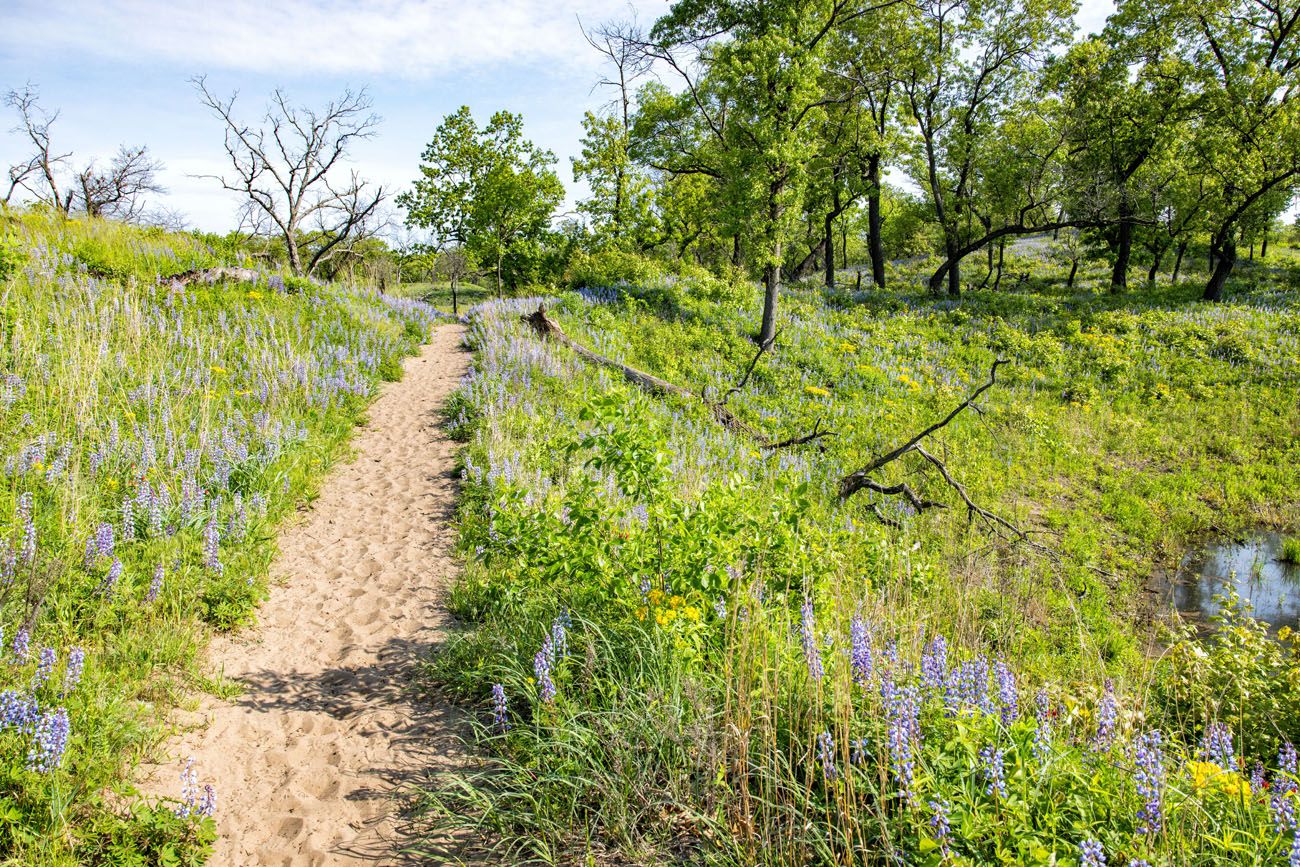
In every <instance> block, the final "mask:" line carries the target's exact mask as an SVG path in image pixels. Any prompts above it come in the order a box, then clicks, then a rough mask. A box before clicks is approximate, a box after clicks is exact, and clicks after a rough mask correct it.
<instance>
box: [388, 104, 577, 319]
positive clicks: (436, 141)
mask: <svg viewBox="0 0 1300 867" xmlns="http://www.w3.org/2000/svg"><path fill="white" fill-rule="evenodd" d="M422 160H423V162H422V163H421V165H420V173H421V175H422V177H421V178H420V179H419V180H417V181H416V182H415V185H414V186H413V187H412V189H411V190H409V191H407V192H405V193H403V194H402V195H400V196H399V197H398V199H397V201H398V204H399V205H401V206H402V207H403V208H405V209H406V211H407V218H406V222H407V225H408V226H413V227H419V228H422V229H426V230H428V231H429V232H430V233H431V234H432V235H433V237H434V238H435V239H436V241H437V243H438V244H439V245H440V246H445V245H456V246H458V247H462V248H464V250H465V251H466V252H467V253H469V254H470V255H471V256H473V257H474V258H475V259H477V260H478V261H480V262H482V263H484V264H487V263H491V264H492V269H493V274H494V276H495V280H496V291H497V295H498V296H500V295H501V294H502V293H503V289H504V276H505V263H506V260H507V258H508V257H510V256H511V255H513V254H516V253H519V252H520V251H522V250H523V248H525V247H528V246H530V245H536V244H537V243H538V242H539V239H540V238H541V237H542V236H543V235H544V233H545V232H546V229H547V227H548V226H549V224H550V220H551V217H552V215H553V214H554V213H555V209H556V207H557V206H558V205H559V203H560V201H561V200H562V199H563V198H564V187H563V186H562V185H561V184H560V179H559V178H558V177H557V176H556V174H555V171H554V170H553V168H552V166H554V165H555V162H556V160H555V155H554V154H552V153H551V152H550V151H547V150H544V149H542V148H539V147H537V146H536V145H534V144H533V143H532V142H530V141H528V140H527V139H525V138H524V137H523V118H522V117H521V116H520V115H517V114H511V113H510V112H506V111H499V112H497V113H496V114H494V115H492V117H491V119H490V120H489V121H488V123H487V125H486V126H484V127H483V128H482V129H479V128H478V126H477V125H476V124H475V122H474V119H473V117H472V116H471V115H470V111H469V108H468V107H467V106H462V107H461V108H460V110H459V111H457V112H455V113H454V114H451V115H448V116H447V118H446V119H444V120H443V122H442V124H441V125H440V126H439V127H438V129H437V131H436V132H435V133H434V137H433V140H432V141H431V142H430V143H429V146H428V147H427V148H425V151H424V154H423V157H422Z"/></svg>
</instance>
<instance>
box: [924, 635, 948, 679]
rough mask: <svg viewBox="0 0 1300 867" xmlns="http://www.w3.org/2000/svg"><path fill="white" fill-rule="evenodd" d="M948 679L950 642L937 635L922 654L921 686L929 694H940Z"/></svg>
mask: <svg viewBox="0 0 1300 867" xmlns="http://www.w3.org/2000/svg"><path fill="white" fill-rule="evenodd" d="M947 679H948V642H947V641H945V640H944V637H943V636H942V635H936V636H935V637H934V638H932V639H931V640H930V643H929V644H927V645H926V646H925V649H924V650H923V651H922V652H921V685H922V686H923V687H925V689H926V690H927V691H929V692H938V691H940V690H942V689H943V687H944V683H945V682H946V681H947Z"/></svg>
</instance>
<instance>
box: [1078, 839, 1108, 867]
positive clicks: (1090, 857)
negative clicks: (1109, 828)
mask: <svg viewBox="0 0 1300 867" xmlns="http://www.w3.org/2000/svg"><path fill="white" fill-rule="evenodd" d="M1079 867H1106V850H1105V849H1103V848H1102V846H1101V841H1100V840H1084V841H1083V842H1082V843H1080V844H1079Z"/></svg>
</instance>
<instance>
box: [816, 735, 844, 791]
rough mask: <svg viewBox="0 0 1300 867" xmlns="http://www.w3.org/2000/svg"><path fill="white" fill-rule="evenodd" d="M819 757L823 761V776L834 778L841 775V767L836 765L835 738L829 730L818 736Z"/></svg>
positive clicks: (828, 778)
mask: <svg viewBox="0 0 1300 867" xmlns="http://www.w3.org/2000/svg"><path fill="white" fill-rule="evenodd" d="M817 758H818V759H819V760H820V761H821V763H822V777H824V778H825V779H827V780H833V779H835V778H836V777H837V776H839V768H838V767H836V765H835V739H834V738H832V737H831V733H830V732H828V731H826V732H822V733H821V734H819V735H818V736H817Z"/></svg>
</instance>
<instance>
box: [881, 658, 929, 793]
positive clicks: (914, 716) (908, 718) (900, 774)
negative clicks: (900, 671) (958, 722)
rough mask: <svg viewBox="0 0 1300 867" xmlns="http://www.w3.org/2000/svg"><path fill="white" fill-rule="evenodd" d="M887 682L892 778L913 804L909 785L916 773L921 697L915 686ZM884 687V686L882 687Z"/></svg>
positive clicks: (888, 736)
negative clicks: (888, 687)
mask: <svg viewBox="0 0 1300 867" xmlns="http://www.w3.org/2000/svg"><path fill="white" fill-rule="evenodd" d="M885 682H887V683H890V695H889V699H888V703H887V705H886V714H887V717H888V723H889V724H888V733H887V739H888V742H889V757H890V759H891V764H892V766H893V771H894V780H895V782H897V783H898V787H899V792H900V794H902V796H903V799H904V800H906V801H907V803H909V804H915V803H916V792H915V791H914V790H913V788H912V777H913V776H914V774H915V772H916V760H915V758H914V756H915V748H916V746H917V744H918V743H919V741H920V740H921V723H920V712H921V707H920V696H919V694H918V691H917V689H916V687H914V686H906V687H902V688H894V687H893V685H892V681H890V680H889V679H888V678H885ZM882 688H883V687H882Z"/></svg>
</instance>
